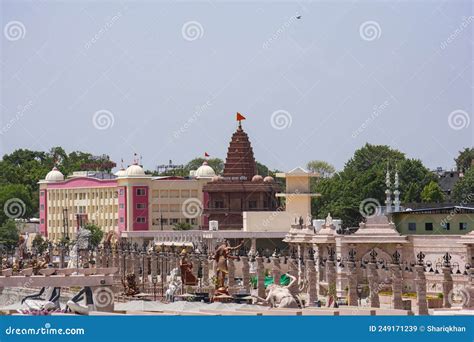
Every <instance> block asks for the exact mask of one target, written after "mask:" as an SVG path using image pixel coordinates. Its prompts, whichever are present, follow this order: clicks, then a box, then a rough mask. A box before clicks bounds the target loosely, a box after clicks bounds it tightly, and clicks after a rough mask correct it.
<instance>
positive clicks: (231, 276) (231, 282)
mask: <svg viewBox="0 0 474 342" xmlns="http://www.w3.org/2000/svg"><path fill="white" fill-rule="evenodd" d="M227 266H228V269H229V273H228V274H227V286H228V289H229V294H230V295H233V294H234V291H235V263H234V260H233V259H231V258H229V259H228V260H227Z"/></svg>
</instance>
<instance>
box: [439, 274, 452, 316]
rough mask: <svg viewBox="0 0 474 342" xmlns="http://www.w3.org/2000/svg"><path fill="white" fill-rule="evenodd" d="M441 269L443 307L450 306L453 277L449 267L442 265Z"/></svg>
mask: <svg viewBox="0 0 474 342" xmlns="http://www.w3.org/2000/svg"><path fill="white" fill-rule="evenodd" d="M441 270H442V271H443V282H442V286H443V307H445V308H450V307H451V303H450V302H449V297H450V295H451V294H452V291H453V277H452V276H451V267H446V266H443V267H442V268H441Z"/></svg>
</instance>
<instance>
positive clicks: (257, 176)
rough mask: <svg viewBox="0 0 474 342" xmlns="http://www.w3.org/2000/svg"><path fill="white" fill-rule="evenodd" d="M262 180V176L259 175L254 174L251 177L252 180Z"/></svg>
mask: <svg viewBox="0 0 474 342" xmlns="http://www.w3.org/2000/svg"><path fill="white" fill-rule="evenodd" d="M262 181H263V177H262V176H260V175H255V176H253V177H252V182H262Z"/></svg>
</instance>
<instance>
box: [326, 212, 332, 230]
mask: <svg viewBox="0 0 474 342" xmlns="http://www.w3.org/2000/svg"><path fill="white" fill-rule="evenodd" d="M332 225H333V223H332V217H331V213H328V216H327V217H326V227H329V226H332Z"/></svg>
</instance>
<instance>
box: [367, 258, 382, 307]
mask: <svg viewBox="0 0 474 342" xmlns="http://www.w3.org/2000/svg"><path fill="white" fill-rule="evenodd" d="M367 280H368V282H369V289H370V306H371V307H372V308H380V300H379V276H378V273H377V264H376V263H374V262H369V263H368V264H367Z"/></svg>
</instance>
